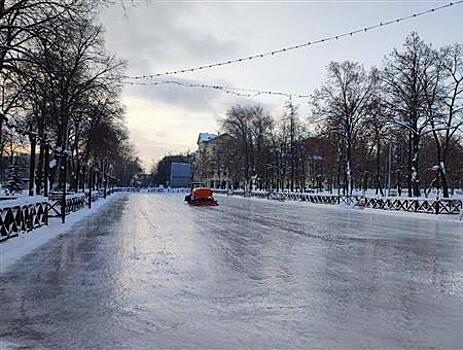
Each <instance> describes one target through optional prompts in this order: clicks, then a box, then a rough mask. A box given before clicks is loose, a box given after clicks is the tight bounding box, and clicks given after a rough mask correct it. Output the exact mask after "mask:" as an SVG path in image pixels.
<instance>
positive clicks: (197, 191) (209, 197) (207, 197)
mask: <svg viewBox="0 0 463 350" xmlns="http://www.w3.org/2000/svg"><path fill="white" fill-rule="evenodd" d="M185 202H187V203H188V204H189V205H195V206H217V205H219V204H218V203H217V201H216V200H215V199H214V193H213V191H212V190H211V189H210V188H208V187H206V186H205V185H204V184H203V183H200V182H193V183H192V184H191V192H190V194H189V195H186V196H185Z"/></svg>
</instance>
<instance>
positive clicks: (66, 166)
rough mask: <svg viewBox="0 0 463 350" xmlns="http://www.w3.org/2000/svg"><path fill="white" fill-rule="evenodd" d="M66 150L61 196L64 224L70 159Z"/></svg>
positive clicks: (63, 220) (63, 155)
mask: <svg viewBox="0 0 463 350" xmlns="http://www.w3.org/2000/svg"><path fill="white" fill-rule="evenodd" d="M64 152H66V151H64ZM64 152H63V154H62V157H63V160H64V165H63V195H62V197H61V221H62V222H63V224H64V223H65V222H66V177H67V172H68V160H67V157H66V154H65V153H64Z"/></svg>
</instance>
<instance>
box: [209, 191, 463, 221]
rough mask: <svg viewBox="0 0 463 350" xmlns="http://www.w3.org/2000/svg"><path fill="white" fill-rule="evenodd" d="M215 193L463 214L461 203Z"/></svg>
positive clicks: (383, 208)
mask: <svg viewBox="0 0 463 350" xmlns="http://www.w3.org/2000/svg"><path fill="white" fill-rule="evenodd" d="M214 192H215V193H220V194H229V195H236V196H248V197H256V198H265V199H277V200H292V201H301V202H309V203H317V204H331V205H334V204H345V205H349V206H351V205H354V206H362V207H365V208H372V209H382V210H395V211H406V212H416V213H426V214H453V215H458V214H461V213H462V211H463V209H462V208H463V201H462V200H461V199H439V200H437V199H425V198H401V197H383V198H381V197H365V196H359V195H352V196H345V195H334V194H313V193H296V192H265V191H251V192H249V191H248V192H246V193H245V192H244V191H243V190H234V191H230V190H223V189H215V190H214Z"/></svg>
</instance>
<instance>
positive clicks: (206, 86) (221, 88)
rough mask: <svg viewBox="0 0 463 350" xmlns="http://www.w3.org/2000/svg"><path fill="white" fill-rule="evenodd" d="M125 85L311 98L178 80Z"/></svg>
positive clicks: (237, 94) (250, 95) (242, 94)
mask: <svg viewBox="0 0 463 350" xmlns="http://www.w3.org/2000/svg"><path fill="white" fill-rule="evenodd" d="M124 84H125V85H135V86H137V85H138V86H156V85H177V86H182V87H186V88H197V89H210V90H217V91H221V92H224V93H226V94H231V95H235V96H239V97H248V98H253V97H257V96H261V95H273V96H283V97H288V98H290V97H291V98H297V99H304V98H309V97H310V95H303V94H293V93H289V92H281V91H271V90H257V89H246V88H235V87H228V86H222V85H209V84H201V83H189V82H183V81H178V80H156V81H152V82H149V83H147V82H140V81H124Z"/></svg>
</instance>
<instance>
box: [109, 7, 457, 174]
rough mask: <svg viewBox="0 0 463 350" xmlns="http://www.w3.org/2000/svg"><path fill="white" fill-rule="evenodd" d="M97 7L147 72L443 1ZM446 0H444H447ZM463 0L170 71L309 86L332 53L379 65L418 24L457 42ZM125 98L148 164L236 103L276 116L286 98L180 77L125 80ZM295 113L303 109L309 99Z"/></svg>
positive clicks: (190, 141)
mask: <svg viewBox="0 0 463 350" xmlns="http://www.w3.org/2000/svg"><path fill="white" fill-rule="evenodd" d="M137 2H138V3H139V4H138V5H137V6H136V7H132V6H128V7H127V8H126V9H125V10H123V9H122V8H121V6H113V7H111V8H109V9H107V10H105V11H104V13H103V14H102V22H103V24H104V26H105V27H106V41H107V47H108V49H109V50H110V51H112V52H114V53H115V54H117V55H118V56H119V57H121V58H124V59H126V60H127V61H128V64H129V65H128V75H145V74H153V73H159V72H163V71H166V70H175V69H182V68H188V67H190V66H197V65H202V64H208V63H214V62H216V61H220V60H228V59H231V58H239V57H242V56H247V55H251V54H256V53H260V52H266V51H271V50H274V49H278V48H280V47H283V46H288V45H294V44H299V43H303V42H307V41H311V40H316V39H319V38H322V37H325V36H330V35H336V34H339V33H343V32H349V31H351V30H354V29H357V28H360V27H364V26H368V25H372V24H377V23H379V22H381V21H385V20H388V19H393V18H396V17H402V16H406V15H409V14H412V13H415V12H419V11H423V10H426V9H429V8H432V7H436V6H439V5H443V4H445V3H446V2H444V1H245V0H243V1H204V0H202V1H154V0H151V1H147V2H144V1H143V0H137ZM447 3H448V2H447ZM462 18H463V4H461V5H456V6H454V7H452V8H449V9H444V10H442V11H439V12H436V13H433V14H430V15H427V16H425V17H421V18H419V19H415V20H411V21H407V22H404V23H399V24H397V25H394V26H392V27H388V28H383V29H381V30H376V31H372V32H367V33H364V34H363V33H362V34H360V35H357V36H354V37H352V38H348V39H345V40H339V41H333V42H329V43H326V44H323V45H319V46H313V47H309V48H303V49H300V50H295V51H292V52H288V53H285V54H283V55H278V56H274V57H269V58H265V59H262V60H255V61H251V62H245V63H242V64H235V65H230V66H225V67H219V68H214V69H211V70H207V71H201V72H194V73H188V74H182V75H180V76H170V77H168V78H172V79H181V80H182V81H188V82H201V83H207V84H221V85H226V86H233V87H240V88H252V89H265V90H276V91H285V92H291V93H294V94H310V93H311V92H312V91H313V90H314V89H315V88H317V87H318V86H320V84H321V82H322V81H323V76H324V70H325V67H326V66H327V65H328V63H329V62H330V61H333V60H334V61H341V60H346V59H349V60H356V61H359V62H361V63H363V64H365V65H366V66H367V67H370V66H373V65H376V66H380V65H381V62H382V60H383V58H384V56H385V55H386V54H387V53H388V52H390V51H391V50H392V49H393V48H394V47H400V46H401V45H402V43H403V41H404V38H405V36H406V35H407V34H408V33H409V32H411V31H416V32H418V33H419V34H420V36H421V37H422V38H423V39H425V40H426V41H428V42H431V43H432V44H433V45H434V46H436V47H437V46H441V45H447V44H452V43H454V42H458V41H460V42H461V41H463V38H462V36H461V33H462V30H463V22H462V20H461V19H462ZM123 102H124V104H125V106H126V108H127V123H128V127H129V130H130V135H131V138H132V141H133V143H134V144H135V145H136V147H137V150H138V154H139V156H140V157H141V158H142V160H143V161H144V163H145V165H146V166H147V167H149V166H150V164H152V162H153V161H156V160H158V159H160V158H161V157H162V156H163V155H165V154H167V153H174V152H179V151H182V152H183V151H187V150H194V149H195V147H196V145H195V142H196V139H197V136H198V133H199V132H216V131H217V130H218V123H217V120H218V118H220V116H222V115H223V114H224V113H225V112H226V110H227V108H229V107H230V106H231V105H233V104H235V103H241V104H246V103H260V104H262V105H263V106H264V107H266V108H267V109H268V110H269V111H271V112H272V113H273V114H274V115H275V116H276V117H278V116H279V115H281V112H282V106H283V104H284V102H285V98H284V97H265V96H260V97H256V98H253V99H247V98H242V97H233V96H230V95H226V94H223V93H220V92H217V91H213V90H204V89H192V88H184V87H179V86H171V85H169V86H166V85H158V86H127V87H126V88H125V90H124V95H123ZM298 103H299V105H300V113H301V116H302V117H305V116H307V114H308V113H309V107H308V104H307V101H305V100H301V101H299V102H298Z"/></svg>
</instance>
